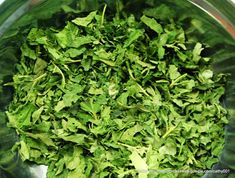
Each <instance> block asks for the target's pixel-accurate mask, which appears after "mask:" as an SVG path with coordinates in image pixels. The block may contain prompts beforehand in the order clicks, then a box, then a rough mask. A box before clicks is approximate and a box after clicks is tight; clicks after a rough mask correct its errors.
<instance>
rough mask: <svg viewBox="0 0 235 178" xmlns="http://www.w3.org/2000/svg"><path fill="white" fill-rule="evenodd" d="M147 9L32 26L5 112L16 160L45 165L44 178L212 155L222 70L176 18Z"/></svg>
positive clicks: (151, 177)
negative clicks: (215, 68)
mask: <svg viewBox="0 0 235 178" xmlns="http://www.w3.org/2000/svg"><path fill="white" fill-rule="evenodd" d="M161 8H162V7H161ZM149 14H151V12H150V11H145V15H143V16H142V17H141V18H140V19H136V18H135V16H133V15H129V16H128V17H126V18H120V17H119V16H118V15H117V16H115V17H113V18H106V16H105V15H104V11H103V12H100V11H92V12H90V13H89V14H88V15H87V16H79V17H77V18H75V19H73V20H71V21H68V22H67V23H66V26H65V27H64V28H63V29H58V28H57V29H55V28H47V29H41V28H33V29H31V31H30V33H29V34H28V36H27V39H26V42H25V43H24V44H23V45H22V48H21V53H22V55H21V59H20V62H19V63H18V64H17V73H16V74H15V75H14V77H13V83H9V85H13V86H14V89H15V94H14V99H13V101H12V102H11V104H10V106H9V108H8V111H7V112H6V114H7V116H8V118H9V124H8V126H9V127H13V128H15V129H16V130H17V132H18V134H19V136H20V141H19V142H18V143H17V144H16V146H15V149H17V148H18V149H19V152H20V155H21V157H22V159H23V160H25V161H32V162H35V163H37V164H45V165H48V166H49V169H48V173H47V176H48V178H54V177H55V176H56V177H58V178H74V177H79V178H87V177H94V178H96V177H99V178H104V177H119V178H122V177H123V178H127V177H139V178H147V177H148V178H156V177H166V174H162V173H160V172H159V170H176V169H181V170H192V169H209V168H211V166H212V165H213V164H214V163H216V162H217V161H218V158H217V157H218V155H219V153H220V151H221V149H222V147H223V135H224V131H223V126H224V124H225V123H227V119H226V115H227V112H226V110H225V109H224V108H223V107H222V106H221V104H220V99H221V97H222V96H223V95H224V85H225V82H226V75H224V74H215V73H213V71H212V70H211V66H210V64H211V59H210V58H208V57H203V55H202V51H203V49H204V47H205V46H204V45H203V44H201V43H200V42H195V41H192V40H189V39H188V38H189V37H186V36H185V33H184V30H183V29H182V27H180V26H179V25H178V24H176V23H175V22H174V21H173V20H171V21H169V23H164V22H162V21H161V20H159V19H158V18H155V17H154V16H155V15H157V14H154V15H152V16H151V15H149ZM167 176H168V177H191V175H188V174H185V175H184V174H182V173H173V172H169V173H167ZM199 176H200V174H198V175H196V174H195V175H194V177H199Z"/></svg>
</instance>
